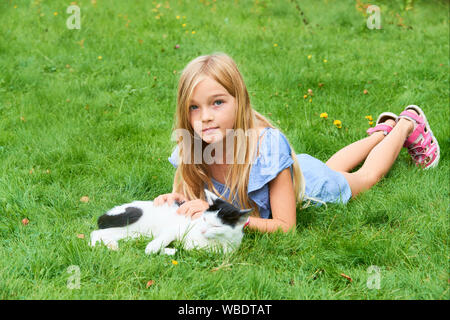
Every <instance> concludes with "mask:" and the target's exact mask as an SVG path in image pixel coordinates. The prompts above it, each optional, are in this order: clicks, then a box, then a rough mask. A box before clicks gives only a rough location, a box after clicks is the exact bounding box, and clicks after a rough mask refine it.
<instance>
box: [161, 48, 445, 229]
mask: <svg viewBox="0 0 450 320" xmlns="http://www.w3.org/2000/svg"><path fill="white" fill-rule="evenodd" d="M173 129H174V132H180V131H181V132H183V133H185V134H183V135H179V136H178V137H177V145H176V147H175V149H174V151H173V152H172V155H171V156H170V157H169V161H170V162H171V163H172V164H173V165H174V167H176V172H175V177H174V182H173V190H172V193H169V194H163V195H160V196H159V197H157V198H156V199H155V200H154V203H155V205H161V204H162V203H164V202H168V203H172V202H173V201H180V202H183V201H184V203H183V204H182V205H181V206H180V208H179V209H178V213H180V214H187V215H190V216H192V218H193V219H195V218H198V217H199V216H200V215H201V214H202V213H203V212H204V211H205V210H206V209H207V208H208V203H207V202H206V201H205V194H204V191H203V190H204V188H207V189H208V190H210V191H212V192H213V193H215V194H217V195H218V196H220V197H222V198H223V199H225V200H227V201H229V202H232V203H234V204H235V205H237V206H239V207H241V208H253V212H252V216H251V217H250V219H249V221H248V227H249V228H251V229H257V230H260V231H262V232H273V231H276V230H278V229H281V230H283V231H285V232H287V231H289V230H294V229H295V226H296V209H297V204H302V203H303V201H306V200H307V203H306V204H304V205H303V206H302V208H305V207H307V206H309V205H310V204H311V201H312V203H315V204H316V205H321V204H326V203H327V202H330V203H338V202H339V203H346V202H348V201H349V199H350V198H352V197H353V198H354V197H356V196H357V195H358V194H359V193H360V192H362V191H365V190H368V189H369V188H371V187H372V186H373V185H375V184H376V183H377V182H378V181H379V180H380V179H381V178H382V177H383V176H384V175H385V174H386V173H387V172H388V171H389V169H390V167H391V166H392V164H393V163H394V161H395V159H396V158H397V156H398V153H399V152H400V150H401V148H402V146H405V147H408V151H409V152H410V154H411V156H412V157H413V160H414V161H415V162H416V163H418V164H420V165H422V166H425V165H426V167H433V166H435V165H437V162H438V161H439V146H438V144H437V140H436V139H435V138H434V136H433V134H432V132H431V130H430V128H429V125H428V122H427V121H426V118H425V115H424V114H423V111H422V110H421V109H420V108H418V107H417V106H408V107H407V108H406V109H405V111H404V112H402V114H401V115H400V116H396V115H395V114H393V113H389V112H385V113H383V114H381V115H380V117H379V118H378V120H377V125H376V126H375V127H374V128H371V129H369V130H368V131H367V132H368V134H369V137H366V138H365V139H362V140H359V141H357V142H354V143H352V144H351V145H349V146H346V147H345V148H343V149H341V150H340V151H338V152H337V153H336V154H335V155H333V156H332V157H331V158H330V159H329V160H328V161H327V162H326V163H323V162H322V161H320V160H318V159H316V158H314V157H312V156H310V155H308V154H296V153H295V151H294V149H293V148H292V146H291V145H290V144H289V142H288V140H287V139H286V137H285V135H284V134H283V133H281V131H280V129H279V128H277V127H276V126H274V125H273V124H272V123H271V122H270V121H269V119H267V118H266V117H264V116H263V115H261V114H260V113H259V112H257V111H256V110H254V109H253V108H252V105H251V103H250V97H249V94H248V91H247V88H246V86H245V84H244V81H243V78H242V75H241V73H240V72H239V70H238V68H237V65H236V63H235V62H234V61H233V59H232V58H231V57H229V56H228V55H226V54H224V53H214V54H211V55H204V56H199V57H197V58H195V59H194V60H192V61H191V62H189V63H188V64H187V66H186V67H185V68H184V70H183V72H182V74H181V76H180V79H179V84H178V94H177V107H176V114H175V119H174V128H173ZM236 132H244V133H245V137H246V138H245V139H242V135H241V136H239V135H236ZM388 134H389V135H388ZM424 143H427V144H424ZM230 146H232V147H231V148H230ZM426 148H427V150H426V151H424V150H425V149H426ZM199 150H200V153H199ZM205 150H206V151H211V150H212V151H211V152H210V154H211V156H212V157H213V158H214V161H213V162H212V163H211V161H204V160H205V158H204V156H205V154H208V152H205ZM195 152H197V154H200V155H201V159H202V160H201V161H195V160H193V159H194V157H195ZM366 158H367V159H366ZM364 159H366V161H365V163H364V165H363V166H362V167H361V168H360V169H359V170H358V171H356V172H352V173H350V171H351V169H353V168H354V167H356V166H357V165H358V164H359V163H360V162H361V161H363V160H364ZM230 160H231V161H230ZM424 163H426V164H425V165H424Z"/></svg>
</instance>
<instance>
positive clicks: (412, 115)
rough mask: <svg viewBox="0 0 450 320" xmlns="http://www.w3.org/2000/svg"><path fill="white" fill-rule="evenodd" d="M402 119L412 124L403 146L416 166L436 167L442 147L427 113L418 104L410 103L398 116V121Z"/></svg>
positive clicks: (424, 167)
mask: <svg viewBox="0 0 450 320" xmlns="http://www.w3.org/2000/svg"><path fill="white" fill-rule="evenodd" d="M401 119H405V120H403V121H408V122H409V125H410V128H409V129H410V130H409V132H410V133H409V135H408V136H407V138H406V139H405V143H404V144H403V147H405V148H407V149H408V153H409V154H410V155H411V157H412V159H413V161H414V162H415V163H416V166H417V167H421V168H423V169H429V168H433V167H436V166H437V165H438V163H439V157H440V148H439V144H438V142H437V139H436V138H435V136H434V134H433V132H432V131H431V128H430V125H429V124H428V121H427V118H426V116H425V113H424V112H423V111H422V109H420V108H419V107H418V106H415V105H409V106H407V107H406V108H405V110H404V111H403V112H402V113H401V114H400V115H399V116H398V117H397V119H396V122H398V121H399V120H401Z"/></svg>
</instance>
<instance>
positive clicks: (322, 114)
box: [320, 112, 328, 119]
mask: <svg viewBox="0 0 450 320" xmlns="http://www.w3.org/2000/svg"><path fill="white" fill-rule="evenodd" d="M320 117H321V118H325V119H327V118H328V113H326V112H322V113H321V114H320Z"/></svg>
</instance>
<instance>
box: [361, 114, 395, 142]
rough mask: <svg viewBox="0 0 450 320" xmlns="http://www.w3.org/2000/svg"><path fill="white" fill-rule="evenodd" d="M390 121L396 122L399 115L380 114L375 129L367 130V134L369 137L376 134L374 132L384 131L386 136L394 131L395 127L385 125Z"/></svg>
mask: <svg viewBox="0 0 450 320" xmlns="http://www.w3.org/2000/svg"><path fill="white" fill-rule="evenodd" d="M388 119H392V120H396V119H397V115H396V114H395V113H392V112H383V113H382V114H380V115H379V116H378V119H377V122H376V124H375V127H373V128H369V129H367V131H366V132H367V133H368V134H369V136H371V135H372V133H374V132H377V131H383V133H384V135H385V136H386V135H387V134H388V133H389V132H391V131H392V129H393V127H392V126H391V125H388V124H386V123H383V122H385V121H386V120H388Z"/></svg>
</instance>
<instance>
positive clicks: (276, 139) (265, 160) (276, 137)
mask: <svg viewBox="0 0 450 320" xmlns="http://www.w3.org/2000/svg"><path fill="white" fill-rule="evenodd" d="M265 131H267V132H266V134H265V136H264V137H263V139H262V141H261V146H259V141H258V147H259V155H258V156H257V157H256V159H255V160H254V162H253V165H252V168H251V169H250V175H249V181H248V191H247V192H248V195H249V198H250V199H251V200H253V201H254V202H255V203H256V205H258V208H259V212H260V216H261V218H266V219H268V218H271V217H272V213H271V210H270V197H269V182H270V181H271V180H273V179H274V178H275V177H276V176H277V175H278V174H279V173H280V172H281V171H283V170H284V169H286V168H290V169H291V175H292V164H293V163H294V160H293V159H292V157H291V149H290V147H289V142H288V140H287V139H286V137H285V136H284V134H283V133H281V132H280V131H279V130H278V129H274V128H270V127H267V128H265V129H264V130H262V132H261V133H260V135H263V134H264V132H265ZM297 159H298V161H299V165H300V169H301V170H302V172H303V176H304V178H305V198H304V200H305V201H306V200H310V201H311V203H312V204H315V205H316V206H320V205H322V204H325V205H326V203H327V202H330V203H347V202H348V200H349V199H350V198H351V195H352V193H351V189H350V185H349V184H348V182H347V179H345V177H344V176H343V175H342V174H341V173H339V172H337V171H334V170H332V169H330V168H329V167H328V166H327V165H326V164H325V163H323V162H322V161H320V160H318V159H316V158H314V157H312V156H310V155H308V154H305V153H300V154H297ZM168 160H169V161H170V163H171V164H172V165H173V166H174V167H175V168H176V167H177V166H178V146H176V147H175V149H174V151H173V152H172V155H171V156H170V157H169V158H168ZM211 181H212V183H213V184H214V187H215V188H216V189H217V190H218V191H219V192H220V193H221V194H223V195H224V197H228V195H229V189H228V187H226V186H225V185H223V184H221V183H220V182H218V181H216V180H214V179H213V178H211ZM205 187H206V184H205ZM233 203H234V204H235V205H237V203H238V200H235V201H233Z"/></svg>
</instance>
